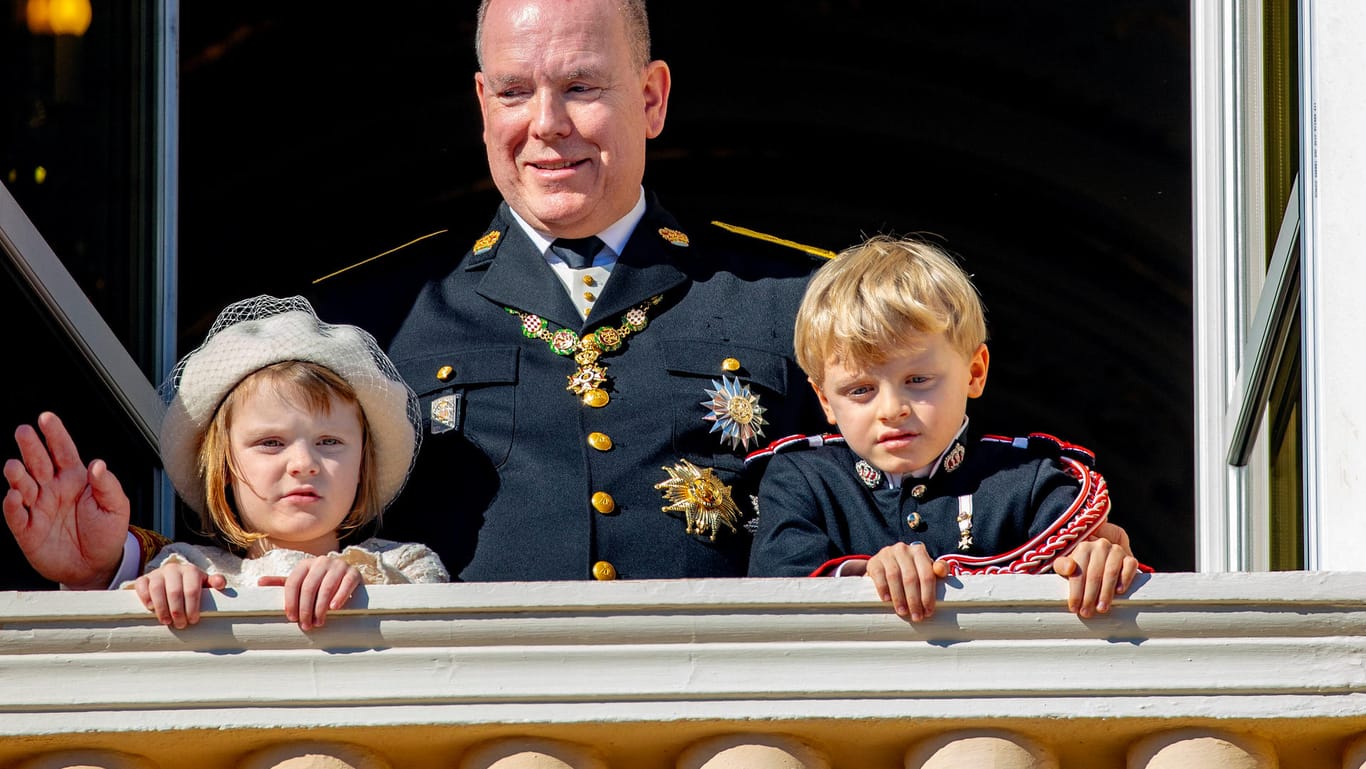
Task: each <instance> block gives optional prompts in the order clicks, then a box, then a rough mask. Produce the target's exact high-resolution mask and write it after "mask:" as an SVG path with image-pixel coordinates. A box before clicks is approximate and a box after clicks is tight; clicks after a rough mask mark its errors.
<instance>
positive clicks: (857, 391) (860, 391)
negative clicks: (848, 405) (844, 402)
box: [846, 385, 873, 398]
mask: <svg viewBox="0 0 1366 769" xmlns="http://www.w3.org/2000/svg"><path fill="white" fill-rule="evenodd" d="M872 391H873V388H871V387H869V386H867V385H856V386H854V387H850V388H849V390H848V392H847V393H846V394H847V395H848V396H849V397H851V398H856V397H858V396H860V395H867V394H868V393H870V392H872Z"/></svg>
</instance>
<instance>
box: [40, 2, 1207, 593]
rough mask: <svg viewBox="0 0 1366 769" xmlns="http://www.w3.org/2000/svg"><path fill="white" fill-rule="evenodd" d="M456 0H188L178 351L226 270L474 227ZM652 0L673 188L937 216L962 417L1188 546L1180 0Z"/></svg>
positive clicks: (844, 227)
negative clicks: (1086, 451) (955, 285)
mask: <svg viewBox="0 0 1366 769" xmlns="http://www.w3.org/2000/svg"><path fill="white" fill-rule="evenodd" d="M474 6H475V4H474V3H473V2H470V3H447V2H413V3H406V4H402V5H398V6H394V5H388V6H385V5H377V4H368V5H365V6H337V5H335V4H323V3H288V4H286V3H274V2H263V1H259V0H258V1H256V2H234V3H227V2H195V3H184V4H182V6H181V17H182V18H181V22H182V27H181V33H182V39H181V56H182V67H181V83H180V86H181V93H180V96H181V107H182V112H181V126H180V131H181V133H180V148H181V154H180V162H181V187H180V211H181V224H180V227H181V231H180V235H181V240H180V269H181V283H180V326H181V330H182V340H181V349H182V350H188V349H190V348H191V347H192V346H193V345H194V344H197V343H198V341H199V340H200V338H201V337H202V335H203V333H204V332H205V331H206V330H207V328H208V325H209V324H210V323H211V322H212V319H213V318H214V316H215V315H216V313H217V311H218V309H220V308H221V307H222V306H223V305H224V304H226V303H228V302H230V301H233V300H235V299H239V298H242V297H245V296H249V295H253V294H257V293H273V294H277V295H285V294H291V293H304V292H308V291H309V290H310V285H309V284H310V282H311V281H312V280H313V279H314V278H317V277H319V276H321V275H324V274H326V273H329V272H331V271H333V270H335V269H338V268H340V267H342V266H345V265H348V264H352V263H354V262H357V261H360V260H362V259H365V258H367V257H369V256H372V255H374V254H377V253H379V252H382V251H385V250H387V249H389V248H392V247H394V246H397V245H399V244H401V243H404V242H406V241H408V240H411V239H412V238H415V237H417V236H419V235H423V234H426V233H428V232H432V231H434V230H438V229H443V228H450V229H451V230H452V231H453V232H454V233H456V234H457V239H458V241H457V242H465V241H466V240H468V241H470V242H472V241H473V240H474V239H475V238H476V237H478V236H479V235H480V234H482V232H483V228H484V226H485V225H486V224H487V222H488V220H489V218H490V217H491V215H492V213H493V209H494V207H495V205H496V204H497V201H498V199H499V198H498V195H497V192H496V190H494V188H493V185H492V182H491V180H490V179H489V176H488V169H487V165H486V162H485V159H484V153H483V147H482V143H481V140H480V126H479V110H478V105H477V103H476V101H475V99H474V94H473V90H474V89H473V72H474V70H475V68H476V65H475V59H474V54H473V33H474V29H473V27H474V25H473V17H474ZM650 10H651V17H652V27H653V29H652V31H653V35H654V54H655V56H656V57H658V58H663V59H665V60H667V61H668V62H669V63H670V65H671V67H672V71H673V93H672V97H671V100H670V101H671V103H670V109H669V116H668V122H667V125H666V128H665V130H664V133H663V135H662V136H661V137H660V138H659V139H656V140H654V141H653V142H652V143H651V146H650V159H649V161H648V164H647V172H646V180H645V183H646V186H647V187H649V188H650V189H652V190H655V191H657V192H658V193H659V195H660V198H661V200H662V202H663V203H664V205H665V206H666V207H668V208H669V209H670V210H671V211H672V212H673V213H674V214H676V215H677V216H678V217H679V218H680V220H681V221H683V222H684V224H685V225H687V226H690V227H692V228H699V227H705V226H707V224H706V223H707V222H709V221H711V220H713V219H719V220H722V221H726V222H731V223H734V224H739V225H743V226H746V227H751V228H754V229H758V230H761V231H765V232H769V233H774V234H777V235H780V236H782V237H785V238H789V239H792V240H796V241H800V242H804V243H809V244H812V245H817V246H821V247H824V248H828V249H832V250H838V249H840V248H843V247H845V246H848V245H851V244H853V243H855V242H857V241H858V240H860V239H862V238H863V237H864V236H866V235H870V234H873V233H879V232H885V233H894V234H909V233H930V234H932V235H933V236H935V237H937V238H939V239H940V241H941V242H942V243H944V244H945V245H946V246H947V247H948V248H949V249H950V250H952V251H954V252H956V253H957V254H959V255H960V256H961V257H962V258H963V260H964V262H965V264H966V265H967V267H968V269H969V271H970V272H972V273H973V274H974V275H975V278H976V281H977V283H978V286H979V288H980V290H981V292H982V295H983V297H984V299H985V302H986V305H987V309H988V324H989V329H990V334H991V348H992V363H993V366H992V373H991V379H990V382H989V386H988V388H987V392H986V395H985V397H984V398H983V399H981V400H980V401H976V402H974V403H972V404H971V405H970V414H971V415H972V416H973V419H974V424H975V425H976V426H977V427H979V428H981V429H986V430H988V431H991V432H997V433H1010V434H1022V433H1026V432H1030V431H1044V432H1049V433H1053V434H1055V435H1058V436H1061V437H1063V438H1065V439H1067V440H1070V441H1073V442H1076V443H1080V444H1082V445H1084V446H1087V447H1089V448H1091V449H1093V450H1094V451H1095V452H1096V453H1097V454H1098V456H1099V469H1100V470H1101V471H1102V472H1103V473H1104V474H1105V476H1106V477H1107V479H1108V480H1109V482H1110V487H1111V492H1112V494H1113V497H1114V500H1115V505H1114V513H1113V520H1115V521H1116V522H1119V523H1121V524H1122V525H1124V526H1125V527H1126V528H1127V529H1128V530H1129V532H1130V533H1131V534H1132V535H1133V537H1134V549H1135V551H1136V552H1137V553H1138V554H1139V555H1140V557H1141V558H1143V560H1145V561H1147V562H1148V563H1150V564H1152V565H1153V566H1156V567H1158V568H1159V569H1164V570H1169V569H1179V570H1188V569H1191V568H1193V566H1194V550H1193V536H1194V523H1193V504H1194V479H1193V467H1194V462H1193V457H1192V422H1193V390H1192V357H1191V356H1192V345H1191V324H1192V315H1191V306H1190V302H1191V298H1190V292H1191V288H1190V287H1191V255H1190V248H1191V220H1190V217H1191V205H1190V140H1189V136H1190V113H1189V101H1190V99H1189V79H1190V75H1189V71H1190V62H1189V54H1190V51H1189V30H1188V14H1189V9H1188V5H1187V3H1185V2H1184V1H1183V0H1142V1H1141V2H1140V1H1138V0H1111V1H1110V2H1106V3H1090V2H1080V1H1078V0H1058V1H1050V2H1042V1H1041V0H1029V1H1028V2H1014V3H1007V2H996V1H994V0H953V1H949V0H941V1H938V2H921V1H919V0H912V1H909V2H899V3H877V2H795V3H785V4H781V5H780V4H757V3H731V2H714V1H706V0H703V1H700V2H687V3H680V2H660V1H659V0H656V1H655V2H652V3H650ZM97 12H98V9H97ZM25 205H26V207H27V204H25ZM35 218H36V217H35ZM40 227H42V224H41V223H40ZM44 231H45V232H46V231H47V230H46V229H45V230H44ZM402 260H403V254H402V253H401V252H400V253H399V254H396V255H394V256H391V257H387V258H386V259H385V260H381V261H380V262H377V263H375V264H373V265H371V266H369V267H366V268H363V269H365V270H378V271H379V272H377V273H370V274H371V275H375V276H377V277H378V276H380V275H384V274H390V273H394V274H396V273H400V272H402V271H403V269H404V267H405V265H404V263H403V261H402ZM380 282H381V281H379V280H378V279H377V280H376V283H377V284H379V283H380ZM88 290H89V289H88ZM384 300H385V298H384V297H382V296H375V297H374V301H384Z"/></svg>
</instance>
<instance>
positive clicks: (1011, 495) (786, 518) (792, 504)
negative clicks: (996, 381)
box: [749, 434, 1110, 577]
mask: <svg viewBox="0 0 1366 769" xmlns="http://www.w3.org/2000/svg"><path fill="white" fill-rule="evenodd" d="M812 444H817V446H816V447H814V448H808V447H809V446H811V445H812ZM785 449H797V450H785ZM803 449H804V450H803ZM770 455H771V459H768V469H767V471H766V472H765V473H764V478H763V483H762V484H761V486H760V492H759V525H758V531H757V532H756V533H755V535H754V550H753V554H752V556H751V558H750V566H749V573H750V576H756V577H783V576H807V575H810V576H818V575H820V574H824V573H827V572H828V571H829V570H831V567H833V566H835V565H836V564H838V563H841V562H843V561H845V560H852V559H854V558H858V557H863V558H866V557H868V556H871V555H873V554H875V553H877V552H878V551H879V550H881V549H882V548H884V547H887V546H888V545H892V544H895V543H897V542H905V543H908V544H909V543H913V542H920V543H923V544H924V545H925V548H926V550H927V551H928V552H929V555H930V556H931V557H933V558H940V557H944V558H945V559H946V560H947V561H949V562H950V564H951V567H952V569H953V571H954V573H1002V572H1015V573H1032V572H1037V571H1039V570H1041V569H1042V568H1043V567H1044V566H1046V565H1047V564H1048V563H1050V562H1051V561H1052V559H1053V558H1055V557H1057V556H1059V555H1062V554H1064V553H1065V552H1067V551H1068V550H1069V549H1070V548H1071V546H1072V545H1074V544H1076V543H1077V542H1080V541H1081V540H1082V539H1085V538H1086V536H1087V535H1088V534H1089V533H1090V532H1091V531H1092V530H1094V529H1095V528H1096V527H1097V526H1099V525H1100V524H1101V523H1103V522H1104V521H1105V516H1106V515H1107V514H1108V512H1109V509H1110V498H1109V492H1108V490H1107V489H1106V487H1105V481H1104V479H1103V478H1101V477H1100V475H1099V474H1097V473H1096V472H1095V471H1094V470H1092V469H1091V467H1090V465H1091V462H1092V460H1093V458H1092V456H1091V454H1090V452H1089V451H1086V450H1085V449H1082V448H1080V447H1077V446H1072V445H1071V444H1067V443H1064V442H1062V441H1059V440H1057V439H1056V438H1053V437H1051V436H1047V435H1043V434H1035V435H1031V436H1029V437H1028V438H1017V439H1010V438H1001V437H997V436H987V437H984V438H981V439H980V440H977V441H965V440H956V441H955V443H954V445H952V446H950V448H949V449H948V450H947V451H946V452H945V455H944V457H943V458H942V459H941V461H940V462H939V464H938V465H937V466H936V468H935V470H934V472H933V473H931V475H930V476H929V477H928V478H914V477H911V476H906V477H904V478H902V481H901V487H900V488H888V485H887V482H886V480H885V479H884V478H883V477H882V476H881V474H877V473H876V471H871V472H870V471H869V470H865V475H872V474H876V477H877V480H876V484H875V485H876V486H877V488H872V487H871V486H872V485H874V481H873V479H872V478H871V477H870V478H869V479H868V480H867V481H865V479H864V478H861V477H860V476H859V472H858V470H857V469H856V465H857V464H858V462H859V457H858V455H857V454H855V453H854V452H853V451H851V450H850V449H849V448H848V447H847V446H845V445H844V442H843V439H842V438H840V437H839V436H833V435H830V436H823V437H820V438H815V439H807V438H805V437H803V436H795V437H794V439H788V440H785V441H777V442H775V444H774V445H773V446H771V447H770V448H769V449H766V450H764V451H761V452H755V453H754V454H753V455H751V461H752V462H755V463H761V462H762V460H763V459H765V458H767V457H769V456H770ZM955 456H956V458H955Z"/></svg>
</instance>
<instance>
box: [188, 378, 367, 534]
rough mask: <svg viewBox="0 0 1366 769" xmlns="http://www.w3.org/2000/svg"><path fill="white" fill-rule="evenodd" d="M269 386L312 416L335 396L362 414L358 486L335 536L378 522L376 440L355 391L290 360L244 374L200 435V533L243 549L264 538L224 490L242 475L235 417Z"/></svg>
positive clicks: (325, 411)
mask: <svg viewBox="0 0 1366 769" xmlns="http://www.w3.org/2000/svg"><path fill="white" fill-rule="evenodd" d="M267 388H272V389H274V390H275V392H277V393H278V394H279V395H280V397H282V398H284V399H286V400H288V401H291V402H293V403H295V404H296V405H298V406H300V407H302V408H305V409H308V410H309V411H312V412H314V413H322V414H328V413H330V412H331V409H332V398H333V397H335V398H336V399H337V400H339V401H341V402H343V403H346V404H349V405H351V406H354V407H355V409H356V413H357V414H359V415H360V424H361V435H362V442H363V451H362V454H361V464H360V481H359V483H357V485H356V498H355V500H354V501H353V502H352V503H351V511H350V512H349V513H347V515H346V518H344V519H343V520H342V522H341V525H340V526H339V527H338V528H337V533H338V535H339V536H340V535H344V534H346V533H347V532H350V531H354V530H356V529H358V528H360V527H362V526H364V525H365V524H367V523H369V522H371V521H373V520H375V519H376V518H378V517H379V515H380V512H381V511H382V510H383V506H382V505H381V503H380V500H379V491H378V488H377V484H376V483H375V471H374V470H375V442H374V440H372V438H371V435H370V423H369V421H368V420H367V419H366V418H365V409H364V408H362V407H361V404H360V399H359V397H358V396H357V394H356V390H355V389H354V388H353V387H351V385H350V384H349V383H347V381H346V380H345V379H342V378H341V377H340V376H338V375H337V373H336V372H334V371H332V370H331V369H329V368H327V367H326V366H320V365H318V364H316V363H310V362H307V361H296V360H291V361H282V362H279V363H273V364H271V365H269V366H265V367H264V368H260V369H257V370H256V371H254V372H252V373H251V374H249V375H247V377H246V378H244V379H243V380H242V381H241V382H239V383H238V384H237V386H236V387H233V388H232V391H231V392H229V393H228V396H227V397H226V398H224V399H223V402H222V404H220V405H219V407H218V410H217V412H215V413H214V415H213V419H212V421H211V422H210V423H209V426H208V429H207V430H205V431H204V439H203V441H202V442H201V443H200V444H199V452H198V454H199V456H198V460H199V462H198V464H199V473H200V475H201V476H202V478H203V480H204V493H205V497H206V498H205V500H204V501H205V504H204V505H203V507H202V510H201V513H200V521H201V523H202V524H203V525H204V527H205V529H206V531H205V532H204V533H205V534H207V535H216V536H217V537H218V538H219V539H221V540H222V541H223V542H224V543H226V544H228V545H229V546H232V547H236V548H241V549H243V550H246V549H248V548H250V547H251V544H252V543H253V542H255V541H256V540H258V539H261V538H262V537H264V536H265V535H264V534H261V533H259V532H253V531H247V530H246V529H245V528H244V527H243V526H242V521H241V519H240V518H239V517H238V515H237V512H236V511H235V510H233V508H232V505H231V504H230V503H229V502H228V497H227V491H228V486H229V484H230V483H231V482H232V479H233V478H235V477H241V474H240V473H239V472H238V470H237V464H236V462H235V461H234V459H233V455H232V443H231V441H230V439H229V434H230V433H229V431H230V430H231V429H232V419H233V413H234V411H236V409H237V408H238V407H240V406H241V404H242V402H243V401H245V400H246V399H247V398H248V397H250V396H251V395H253V394H255V393H258V392H261V391H262V390H264V389H267Z"/></svg>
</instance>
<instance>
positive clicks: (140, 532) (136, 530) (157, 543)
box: [128, 526, 171, 574]
mask: <svg viewBox="0 0 1366 769" xmlns="http://www.w3.org/2000/svg"><path fill="white" fill-rule="evenodd" d="M128 533H129V534H132V535H133V538H134V539H136V540H137V541H138V550H140V551H141V556H142V558H141V561H142V562H141V563H139V564H138V574H141V573H142V572H143V570H144V569H146V568H147V562H148V561H150V560H152V559H153V558H155V557H156V555H157V553H160V552H161V548H163V547H166V546H167V545H169V544H171V540H169V539H167V538H166V537H164V536H162V535H161V534H158V533H157V532H155V531H152V530H151V529H144V528H142V527H141V526H129V527H128Z"/></svg>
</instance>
